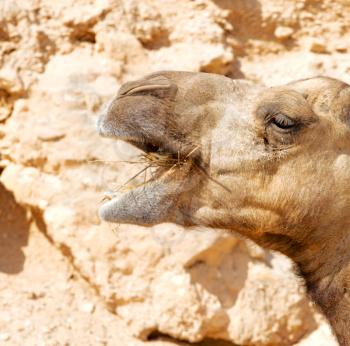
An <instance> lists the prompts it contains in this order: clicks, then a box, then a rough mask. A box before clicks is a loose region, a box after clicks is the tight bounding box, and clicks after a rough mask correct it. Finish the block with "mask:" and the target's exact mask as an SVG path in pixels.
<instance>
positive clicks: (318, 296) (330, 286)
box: [306, 265, 350, 346]
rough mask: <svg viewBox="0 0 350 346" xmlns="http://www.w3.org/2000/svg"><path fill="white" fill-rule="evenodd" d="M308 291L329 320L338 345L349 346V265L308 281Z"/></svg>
mask: <svg viewBox="0 0 350 346" xmlns="http://www.w3.org/2000/svg"><path fill="white" fill-rule="evenodd" d="M306 285H307V288H308V292H309V295H310V297H311V298H312V299H313V301H314V302H315V303H316V304H317V305H318V306H319V307H320V308H321V311H322V312H323V314H324V315H325V316H326V317H327V319H328V321H329V322H330V324H331V326H332V329H333V331H334V333H335V335H336V337H337V339H338V342H339V345H340V346H350V265H347V266H345V267H344V268H343V269H341V270H340V271H339V272H337V273H334V274H333V273H332V274H329V275H328V276H326V277H324V278H322V279H320V280H318V281H312V282H308V279H307V278H306Z"/></svg>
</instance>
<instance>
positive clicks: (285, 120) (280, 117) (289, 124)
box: [271, 114, 297, 131]
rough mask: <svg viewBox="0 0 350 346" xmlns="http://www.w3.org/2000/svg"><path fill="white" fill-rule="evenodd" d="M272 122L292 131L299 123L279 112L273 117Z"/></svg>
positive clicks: (284, 129)
mask: <svg viewBox="0 0 350 346" xmlns="http://www.w3.org/2000/svg"><path fill="white" fill-rule="evenodd" d="M271 124H272V125H273V126H274V127H277V129H279V130H282V131H290V130H292V129H294V128H295V127H296V125H297V123H296V122H295V121H294V120H293V119H291V118H289V117H288V116H286V115H284V114H277V115H275V116H274V117H273V118H272V119H271Z"/></svg>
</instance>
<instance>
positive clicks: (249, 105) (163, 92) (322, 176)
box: [98, 72, 350, 272]
mask: <svg viewBox="0 0 350 346" xmlns="http://www.w3.org/2000/svg"><path fill="white" fill-rule="evenodd" d="M349 124H350V87H349V86H348V85H347V84H345V83H343V82H341V81H339V80H335V79H330V78H326V77H317V78H311V79H307V80H301V81H296V82H293V83H290V84H287V85H284V86H280V87H271V88H268V87H264V86H257V85H253V84H250V83H248V82H246V81H242V80H232V79H229V78H226V77H223V76H218V75H213V74H205V73H187V72H159V73H155V74H152V75H149V76H147V77H145V78H143V79H141V80H138V81H135V82H130V83H126V84H124V85H123V86H122V87H121V89H120V90H119V93H118V95H117V96H116V97H115V98H114V100H113V101H112V102H111V103H110V105H109V106H108V107H107V109H106V111H105V112H104V114H102V115H101V117H100V119H99V122H98V129H99V133H100V134H101V135H102V136H107V137H113V138H116V139H121V140H124V141H127V142H129V143H131V144H133V145H134V146H136V147H138V148H139V149H140V150H142V151H144V152H146V153H148V154H147V155H158V156H159V157H161V158H163V160H162V161H161V162H163V164H161V165H159V169H158V171H157V173H156V174H155V176H154V177H153V178H152V179H151V180H150V181H149V182H148V183H147V184H146V185H145V186H141V187H139V188H136V189H134V190H132V191H130V192H128V193H125V194H122V195H119V194H118V195H115V196H114V197H113V198H112V199H111V200H109V201H108V202H106V203H104V204H103V205H102V207H101V208H100V217H101V218H102V219H104V220H106V221H110V222H117V223H132V224H138V225H145V226H151V225H154V224H157V223H161V222H175V223H178V224H182V225H186V226H197V225H203V226H209V227H215V228H224V229H230V230H234V231H238V232H240V233H241V234H243V235H245V236H247V237H249V238H251V239H253V240H255V241H256V242H257V243H258V244H260V245H263V246H267V247H269V248H272V249H276V250H279V251H281V252H283V253H285V254H287V255H289V256H290V257H292V258H294V259H296V260H297V261H298V260H299V262H302V261H303V259H304V258H305V257H312V256H315V255H317V254H319V253H320V252H321V253H327V251H328V250H327V246H328V245H327V244H330V243H332V244H335V242H334V239H336V238H339V237H340V238H341V239H342V240H343V241H345V240H346V241H347V237H348V235H347V232H345V230H347V229H348V225H349V223H350V214H349V213H348V209H349V206H350V179H349V178H350V132H349V130H350V129H349ZM335 222H336V223H337V229H335ZM345 238H346V239H345ZM334 246H336V245H334ZM339 251H340V248H339ZM296 257H298V258H296ZM321 264H322V263H318V264H317V266H320V265H321ZM313 266H315V264H314V263H313V264H309V263H308V264H307V265H305V268H304V269H303V270H305V271H306V272H313V271H314V270H315V268H313Z"/></svg>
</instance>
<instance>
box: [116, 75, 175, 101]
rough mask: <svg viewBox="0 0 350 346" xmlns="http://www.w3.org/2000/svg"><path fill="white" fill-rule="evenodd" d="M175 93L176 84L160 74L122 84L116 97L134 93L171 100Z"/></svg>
mask: <svg viewBox="0 0 350 346" xmlns="http://www.w3.org/2000/svg"><path fill="white" fill-rule="evenodd" d="M176 93H177V85H176V84H175V83H174V82H173V81H171V80H170V79H169V78H167V77H165V76H162V75H156V76H154V75H151V76H149V77H145V78H144V79H141V80H138V81H134V82H128V83H125V84H124V85H122V87H121V88H120V90H119V93H118V98H120V97H124V96H134V95H150V96H154V97H157V98H170V99H172V100H173V99H175V96H176Z"/></svg>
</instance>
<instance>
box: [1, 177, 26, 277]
mask: <svg viewBox="0 0 350 346" xmlns="http://www.w3.org/2000/svg"><path fill="white" fill-rule="evenodd" d="M29 224H30V222H29V218H28V215H27V211H26V209H25V208H24V207H22V206H21V205H19V204H18V203H17V202H16V200H15V197H14V195H13V193H12V192H10V191H8V190H6V188H5V187H4V186H3V185H1V184H0V272H3V273H6V274H17V273H19V272H21V271H22V269H23V265H24V261H25V255H24V252H23V250H22V248H23V247H24V246H26V245H27V243H28V236H29Z"/></svg>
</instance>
